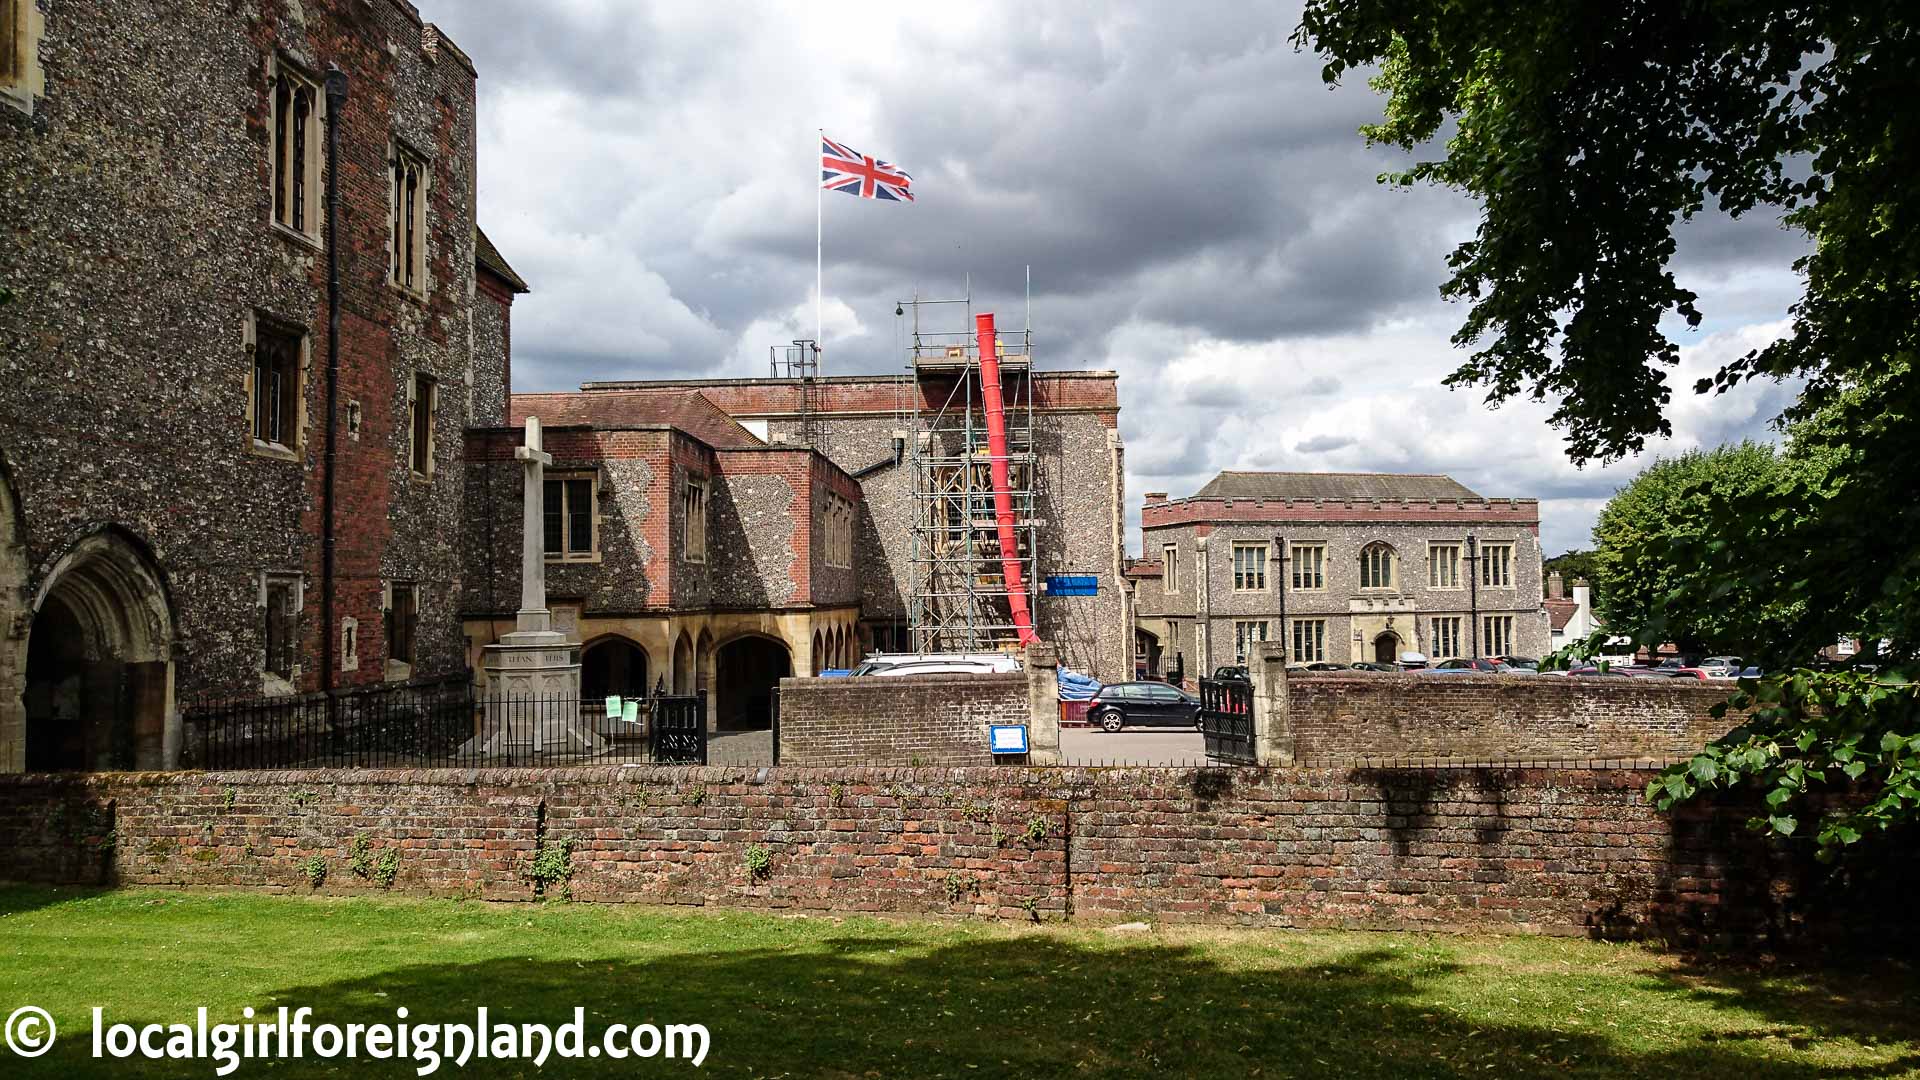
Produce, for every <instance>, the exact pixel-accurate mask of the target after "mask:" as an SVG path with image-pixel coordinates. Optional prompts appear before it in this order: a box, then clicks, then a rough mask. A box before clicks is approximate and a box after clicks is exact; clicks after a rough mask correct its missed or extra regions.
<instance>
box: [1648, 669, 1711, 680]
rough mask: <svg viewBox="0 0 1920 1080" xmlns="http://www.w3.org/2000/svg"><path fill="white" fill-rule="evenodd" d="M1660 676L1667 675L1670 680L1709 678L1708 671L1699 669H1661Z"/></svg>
mask: <svg viewBox="0 0 1920 1080" xmlns="http://www.w3.org/2000/svg"><path fill="white" fill-rule="evenodd" d="M1660 674H1662V675H1665V676H1666V677H1667V678H1669V679H1704V678H1706V677H1707V672H1706V669H1705V668H1697V667H1681V668H1661V669H1660Z"/></svg>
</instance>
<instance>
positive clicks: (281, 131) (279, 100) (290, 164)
mask: <svg viewBox="0 0 1920 1080" xmlns="http://www.w3.org/2000/svg"><path fill="white" fill-rule="evenodd" d="M270 85H271V87H272V91H273V92H272V95H271V97H270V101H271V109H272V124H271V127H270V130H271V131H272V132H273V150H272V153H273V170H272V176H273V220H274V223H275V224H276V225H279V226H281V227H282V228H285V229H288V230H290V231H291V232H293V233H295V234H296V235H298V236H300V237H303V238H305V239H307V240H309V241H311V242H313V243H318V242H319V241H320V217H321V215H320V209H321V205H322V203H323V202H324V200H323V199H322V198H320V196H319V189H320V131H321V110H322V104H321V102H322V99H321V96H320V83H319V80H318V79H315V78H314V77H313V76H312V75H311V74H309V73H308V72H306V71H304V70H302V69H301V68H300V67H299V66H298V65H296V64H294V63H293V62H292V61H291V60H288V59H287V58H286V57H284V56H280V55H276V56H275V57H274V58H273V64H272V75H271V83H270Z"/></svg>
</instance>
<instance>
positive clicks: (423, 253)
mask: <svg viewBox="0 0 1920 1080" xmlns="http://www.w3.org/2000/svg"><path fill="white" fill-rule="evenodd" d="M387 170H388V185H389V191H388V194H389V205H388V208H387V212H388V215H389V221H388V224H389V229H388V239H387V280H388V281H389V282H390V283H391V284H393V285H396V286H398V287H399V288H401V289H404V290H406V291H407V292H410V293H413V294H414V295H416V296H419V295H424V294H425V293H426V291H427V187H428V177H429V176H430V175H431V171H430V170H429V169H428V167H427V159H426V157H425V156H423V155H421V154H420V153H418V152H416V151H414V150H413V149H411V148H410V147H408V146H406V145H405V144H403V143H401V142H399V141H397V140H396V141H395V142H394V144H393V149H392V152H391V153H390V154H389V155H388V159H387Z"/></svg>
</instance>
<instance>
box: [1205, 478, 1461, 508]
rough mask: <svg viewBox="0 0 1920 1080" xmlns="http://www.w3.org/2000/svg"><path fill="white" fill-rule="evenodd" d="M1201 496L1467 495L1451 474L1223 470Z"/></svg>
mask: <svg viewBox="0 0 1920 1080" xmlns="http://www.w3.org/2000/svg"><path fill="white" fill-rule="evenodd" d="M1195 497H1196V498H1202V499H1420V500H1425V499H1471V500H1474V501H1476V502H1477V501H1479V500H1480V496H1479V495H1477V494H1475V493H1474V492H1473V491H1472V490H1471V489H1470V488H1468V487H1467V486H1466V485H1465V484H1462V483H1461V482H1460V481H1458V480H1455V479H1454V478H1453V477H1451V476H1440V475H1437V474H1424V473H1312V472H1232V471H1228V472H1223V473H1221V474H1220V475H1218V476H1216V477H1214V478H1213V479H1212V480H1209V481H1207V485H1206V486H1205V487H1203V488H1201V489H1200V490H1199V491H1198V492H1196V493H1195Z"/></svg>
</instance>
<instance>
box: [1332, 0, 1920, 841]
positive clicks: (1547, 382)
mask: <svg viewBox="0 0 1920 1080" xmlns="http://www.w3.org/2000/svg"><path fill="white" fill-rule="evenodd" d="M1917 27H1920V7H1916V6H1915V5H1913V4H1911V3H1910V2H1908V0H1859V2H1842V0H1833V2H1825V3H1821V2H1814V3H1789V2H1786V0H1688V2H1684V3H1673V2H1669V0H1575V2H1573V3H1565V4H1532V5H1528V4H1511V3H1504V2H1494V0H1307V3H1306V7H1305V11H1304V13H1303V15H1302V20H1301V24H1300V27H1299V30H1298V32H1297V34H1296V38H1295V40H1296V42H1297V43H1299V44H1302V45H1304V46H1306V47H1309V48H1311V49H1313V50H1315V51H1317V52H1318V53H1319V54H1320V56H1321V57H1322V58H1323V61H1324V68H1323V74H1324V76H1325V78H1326V79H1327V80H1328V81H1330V82H1331V81H1337V80H1338V79H1340V78H1341V77H1342V76H1343V75H1345V74H1346V73H1347V72H1349V71H1353V70H1355V69H1359V68H1362V67H1369V66H1371V67H1375V68H1376V69H1377V75H1376V76H1375V77H1374V79H1373V85H1374V86H1375V87H1376V88H1377V89H1379V90H1380V91H1381V92H1383V93H1384V94H1386V95H1387V102H1386V110H1385V116H1384V118H1383V119H1382V120H1381V122H1380V123H1378V124H1375V125H1371V126H1369V127H1368V128H1366V129H1365V134H1366V136H1367V137H1368V138H1369V139H1370V140H1373V141H1377V142H1382V143H1387V144H1391V145H1394V146H1399V147H1403V148H1406V149H1408V150H1414V149H1416V148H1420V147H1425V146H1428V145H1429V144H1431V143H1432V141H1433V140H1434V139H1435V138H1436V137H1438V136H1440V134H1441V133H1442V132H1443V131H1446V132H1448V135H1447V138H1446V142H1445V144H1444V153H1443V154H1442V155H1441V156H1439V157H1438V158H1437V159H1434V160H1426V161H1421V162H1419V163H1417V164H1414V165H1413V166H1411V167H1410V168H1408V169H1406V170H1404V171H1402V172H1399V173H1396V174H1393V175H1390V176H1388V177H1385V178H1383V179H1386V180H1389V181H1391V182H1394V183H1399V184H1412V183H1426V182H1430V183H1437V184H1443V185H1446V186H1450V187H1453V188H1457V189H1459V190H1462V191H1464V192H1467V193H1468V194H1470V195H1472V196H1473V197H1475V198H1476V199H1477V200H1478V201H1479V202H1480V205H1481V207H1482V213H1481V217H1480V222H1479V226H1478V228H1477V229H1476V231H1475V233H1474V235H1473V236H1472V237H1471V238H1470V239H1468V240H1466V241H1465V242H1463V243H1462V244H1461V245H1460V246H1459V247H1458V248H1456V249H1455V251H1454V252H1453V254H1452V256H1451V257H1450V259H1449V263H1448V265H1449V267H1450V269H1451V271H1452V275H1451V277H1450V278H1449V279H1448V280H1447V281H1446V283H1445V284H1444V285H1443V286H1442V293H1443V294H1444V295H1445V296H1447V297H1449V298H1451V299H1457V300H1461V301H1464V302H1465V303H1466V304H1467V315H1466V320H1465V322H1464V324H1463V325H1462V326H1461V328H1460V330H1459V331H1458V333H1456V334H1455V336H1454V341H1455V343H1456V344H1457V345H1459V346H1461V347H1462V348H1466V349H1471V350H1472V351H1471V352H1470V354H1469V355H1468V357H1467V359H1466V360H1465V362H1464V363H1462V364H1461V365H1460V367H1459V368H1458V369H1457V370H1456V371H1454V372H1453V374H1452V375H1451V376H1450V377H1449V379H1448V381H1449V383H1450V384H1451V385H1453V386H1456V387H1461V386H1484V387H1486V388H1487V397H1488V400H1489V401H1490V402H1500V401H1504V400H1507V399H1509V398H1512V397H1516V396H1519V395H1523V394H1524V395H1528V396H1531V397H1533V398H1535V399H1539V400H1545V401H1552V402H1555V403H1556V405H1557V409H1556V411H1555V413H1554V423H1555V424H1556V425H1558V426H1559V427H1561V428H1562V429H1563V430H1564V431H1565V433H1566V440H1567V448H1568V453H1569V456H1570V457H1571V458H1572V459H1573V460H1575V461H1576V462H1586V461H1589V460H1608V459H1613V458H1618V457H1622V456H1624V455H1627V454H1631V453H1635V452H1638V451H1640V450H1642V449H1644V447H1645V445H1646V440H1647V439H1648V438H1649V437H1656V436H1663V435H1667V434H1670V432H1671V426H1670V424H1669V422H1668V420H1667V417H1666V407H1667V405H1668V404H1669V403H1670V402H1671V399H1672V394H1673V388H1672V387H1671V386H1670V385H1669V372H1670V370H1671V368H1672V367H1673V366H1674V365H1675V364H1676V363H1677V362H1678V358H1679V356H1678V349H1679V347H1678V345H1677V343H1676V342H1675V341H1674V340H1673V339H1672V338H1671V337H1669V335H1668V333H1667V327H1668V326H1669V325H1670V324H1671V322H1672V321H1673V320H1678V321H1680V322H1683V323H1684V324H1685V325H1686V326H1689V327H1697V326H1698V325H1699V324H1700V322H1701V320H1702V318H1703V313H1702V312H1701V311H1700V309H1699V307H1698V305H1697V300H1698V297H1697V296H1696V294H1694V293H1693V292H1692V291H1691V290H1689V289H1688V288H1686V287H1685V285H1684V284H1682V283H1681V282H1680V281H1679V280H1678V279H1677V278H1676V276H1675V274H1674V272H1673V270H1672V268H1671V265H1670V263H1671V260H1672V258H1673V255H1674V251H1675V247H1676V244H1675V239H1674V229H1675V226H1676V225H1677V224H1679V223H1680V222H1683V221H1685V220H1687V219H1690V218H1692V217H1693V216H1694V215H1696V214H1698V213H1699V212H1700V211H1702V210H1703V209H1705V208H1706V207H1708V206H1709V205H1712V206H1715V207H1717V208H1718V209H1719V210H1722V211H1724V212H1726V213H1728V214H1731V215H1733V216H1735V217H1738V216H1741V215H1744V214H1749V213H1753V212H1756V211H1760V212H1765V213H1768V214H1773V213H1780V214H1783V215H1784V220H1785V221H1786V223H1787V224H1788V226H1789V227H1792V228H1795V229H1799V230H1802V231H1803V232H1804V233H1805V234H1806V235H1807V236H1809V237H1810V238H1811V240H1812V243H1813V247H1812V252H1811V254H1808V255H1807V256H1805V257H1803V258H1801V259H1800V260H1798V261H1797V262H1796V263H1795V269H1796V270H1797V271H1798V272H1799V273H1800V275H1801V276H1802V278H1803V279H1804V281H1805V292H1804V294H1803V295H1802V296H1801V298H1800V300H1799V301H1798V302H1797V303H1796V304H1795V305H1794V306H1793V308H1792V311H1791V316H1792V318H1791V325H1790V328H1789V330H1788V332H1787V333H1786V334H1785V336H1783V337H1782V338H1781V339H1780V340H1778V341H1776V342H1773V343H1771V344H1769V345H1767V346H1765V347H1762V348H1759V349H1755V350H1753V351H1752V352H1750V353H1748V354H1747V355H1745V356H1742V357H1739V358H1738V359H1736V360H1734V361H1732V362H1730V363H1728V364H1726V365H1725V366H1724V367H1722V368H1721V369H1720V370H1719V371H1717V372H1716V373H1715V374H1714V375H1713V376H1712V377H1711V378H1708V379H1704V380H1701V381H1700V382H1699V383H1698V384H1696V385H1695V386H1694V387H1693V388H1692V390H1693V392H1695V393H1703V394H1708V393H1718V392H1724V391H1725V390H1727V389H1729V388H1731V387H1734V386H1737V385H1739V384H1740V383H1742V382H1745V381H1747V380H1750V379H1756V378H1762V379H1790V378H1791V379H1797V380H1800V381H1801V385H1802V387H1803V389H1802V391H1801V393H1800V395H1799V397H1798V399H1797V400H1796V402H1795V403H1794V404H1793V406H1792V407H1791V408H1790V409H1789V410H1788V411H1787V414H1786V415H1785V416H1784V417H1783V418H1782V419H1783V421H1784V422H1785V423H1787V424H1789V425H1791V430H1792V441H1791V444H1790V447H1789V450H1788V454H1789V456H1793V457H1796V458H1797V460H1799V461H1801V462H1803V463H1807V466H1808V467H1806V468H1803V469H1798V470H1791V471H1790V473H1789V475H1788V476H1786V477H1785V478H1784V479H1783V480H1782V481H1781V482H1780V483H1777V484H1774V485H1771V486H1767V487H1764V488H1762V489H1759V490H1754V491H1746V492H1733V493H1725V494H1716V493H1715V492H1714V491H1712V490H1711V489H1702V495H1703V497H1702V498H1700V499H1697V500H1690V501H1689V502H1688V503H1687V505H1686V506H1685V507H1684V510H1683V512H1684V514H1685V515H1686V516H1687V517H1688V519H1689V521H1690V522H1691V524H1689V525H1688V526H1686V527H1684V528H1680V529H1676V530H1674V531H1673V534H1672V535H1670V536H1669V537H1667V538H1665V539H1661V540H1658V541H1654V542H1652V543H1650V544H1649V546H1648V548H1647V553H1648V557H1664V558H1666V559H1667V560H1669V561H1670V562H1672V563H1673V564H1674V565H1676V566H1686V567H1693V568H1696V571H1697V572H1693V573H1689V574H1685V575H1676V576H1675V577H1674V578H1673V579H1671V580H1670V581H1669V584H1670V585H1671V586H1672V588H1671V589H1670V590H1669V592H1668V594H1667V597H1666V598H1664V599H1660V600H1658V601H1657V602H1656V603H1654V604H1653V605H1652V606H1651V607H1650V608H1649V613H1648V614H1647V615H1645V616H1643V617H1640V618H1642V623H1641V624H1640V625H1610V627H1609V629H1610V630H1611V631H1612V632H1616V633H1631V634H1633V635H1635V636H1636V637H1638V638H1639V639H1640V640H1642V641H1652V640H1658V639H1659V638H1660V637H1661V636H1662V635H1661V634H1660V633H1659V632H1658V625H1659V620H1660V619H1661V618H1662V617H1663V616H1664V618H1665V620H1666V622H1667V623H1669V624H1671V623H1673V622H1674V621H1675V619H1676V617H1677V616H1678V615H1679V614H1680V613H1683V612H1685V611H1687V610H1697V609H1698V607H1699V606H1700V605H1702V604H1704V603H1707V602H1711V601H1713V600H1715V599H1722V600H1724V599H1725V598H1726V597H1728V596H1734V595H1739V594H1742V593H1743V592H1744V593H1745V594H1747V595H1765V596H1769V597H1772V598H1773V599H1774V601H1775V602H1776V604H1777V608H1775V609H1773V610H1770V611H1769V615H1768V618H1769V619H1770V620H1775V621H1770V622H1767V623H1766V624H1765V625H1764V626H1759V627H1758V628H1759V629H1761V630H1763V631H1764V633H1763V637H1762V638H1761V639H1760V640H1759V641H1758V642H1757V643H1756V646H1755V648H1753V649H1752V650H1751V651H1752V652H1753V653H1754V654H1755V658H1756V659H1758V660H1759V661H1760V662H1761V663H1762V664H1764V665H1767V666H1768V667H1769V669H1778V670H1780V671H1781V674H1778V675H1775V676H1771V677H1769V678H1768V679H1766V680H1763V681H1761V682H1759V683H1755V684H1753V685H1751V686H1746V685H1743V688H1742V691H1741V693H1740V695H1739V696H1738V697H1737V698H1736V702H1735V704H1736V707H1737V708H1740V709H1742V710H1751V711H1749V712H1748V713H1747V718H1746V719H1745V721H1744V722H1743V723H1742V724H1741V726H1740V727H1739V728H1738V729H1737V730H1735V731H1734V732H1733V733H1732V734H1731V735H1729V736H1727V738H1725V739H1723V740H1721V741H1720V742H1719V743H1716V744H1715V745H1714V746H1711V747H1708V748H1706V749H1705V750H1704V751H1703V752H1702V754H1701V755H1700V756H1699V757H1696V758H1695V759H1694V761H1693V762H1692V763H1690V764H1689V766H1687V767H1686V768H1683V769H1676V770H1673V771H1671V772H1669V773H1667V774H1666V775H1664V776H1663V777H1662V779H1661V780H1660V781H1659V782H1658V783H1657V784H1656V785H1655V786H1654V789H1653V790H1652V792H1650V794H1651V795H1652V796H1653V797H1654V798H1656V799H1657V800H1658V801H1660V802H1661V803H1663V804H1671V803H1672V802H1674V801H1675V800H1679V799H1685V798H1690V797H1693V796H1694V795H1696V794H1698V793H1699V792H1701V791H1703V790H1709V789H1713V788H1717V787H1721V786H1725V785H1728V784H1731V783H1741V782H1751V783H1757V784H1759V785H1761V786H1762V787H1764V788H1765V789H1766V791H1767V798H1768V801H1769V804H1770V805H1771V806H1772V808H1773V812H1772V813H1770V814H1769V815H1767V816H1766V817H1765V818H1764V819H1761V820H1762V824H1764V825H1765V826H1767V827H1769V828H1772V829H1773V830H1775V831H1777V832H1782V833H1787V832H1793V831H1796V830H1798V829H1800V828H1801V827H1802V823H1803V822H1804V821H1806V820H1809V819H1816V820H1817V821H1818V822H1819V825H1820V827H1819V830H1818V834H1819V836H1820V838H1821V840H1822V841H1823V844H1824V845H1825V846H1827V847H1828V848H1829V849H1831V848H1832V847H1834V846H1838V845H1842V844H1846V843H1851V842H1853V841H1854V840H1856V839H1858V838H1859V837H1860V836H1862V835H1865V834H1868V833H1871V832H1873V831H1876V830H1880V829H1885V828H1888V827H1891V826H1894V825H1898V824H1903V823H1911V822H1915V821H1920V708H1917V707H1916V698H1915V689H1914V686H1913V684H1912V683H1911V682H1909V681H1908V680H1907V679H1906V678H1905V676H1904V674H1903V671H1904V668H1905V666H1906V665H1908V664H1910V663H1911V662H1912V661H1913V660H1914V653H1915V649H1916V647H1917V646H1920V377H1916V374H1915V372H1914V359H1915V356H1916V355H1917V354H1920V184H1915V183H1913V182H1912V178H1913V176H1914V175H1916V172H1920V109H1915V108H1913V102H1914V101H1915V100H1920V65H1916V64H1915V63H1914V61H1913V58H1914V56H1916V55H1920V34H1917V33H1916V28H1917ZM1656 548H1662V549H1664V550H1663V551H1660V552H1656V550H1655V549H1656ZM1742 632H1744V631H1742ZM1848 635H1850V636H1856V637H1860V638H1863V639H1865V640H1866V641H1867V642H1868V643H1869V645H1870V648H1869V653H1868V657H1867V659H1868V660H1869V661H1871V662H1872V663H1873V664H1874V665H1875V666H1876V670H1875V671H1874V672H1873V673H1871V674H1868V673H1864V672H1862V671H1854V672H1845V673H1831V674H1828V673H1819V672H1812V671H1804V670H1797V669H1795V668H1794V665H1797V664H1804V663H1806V660H1807V658H1808V657H1810V656H1811V655H1812V654H1813V653H1814V651H1815V650H1817V649H1818V648H1820V647H1822V646H1825V645H1828V644H1831V643H1832V642H1833V641H1834V640H1836V639H1837V638H1839V637H1841V636H1848ZM1844 780H1853V781H1859V782H1861V783H1862V784H1863V785H1864V786H1865V790H1867V791H1869V792H1871V793H1872V794H1871V795H1870V796H1868V797H1867V798H1866V799H1865V801H1864V802H1855V803H1842V804H1839V805H1841V806H1842V807H1843V808H1841V809H1821V808H1820V807H1821V805H1822V804H1821V803H1820V801H1819V800H1814V799H1809V798H1807V796H1808V795H1810V794H1811V793H1813V792H1816V791H1818V790H1819V789H1821V788H1823V787H1826V786H1829V785H1831V784H1834V783H1837V782H1840V781H1844Z"/></svg>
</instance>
